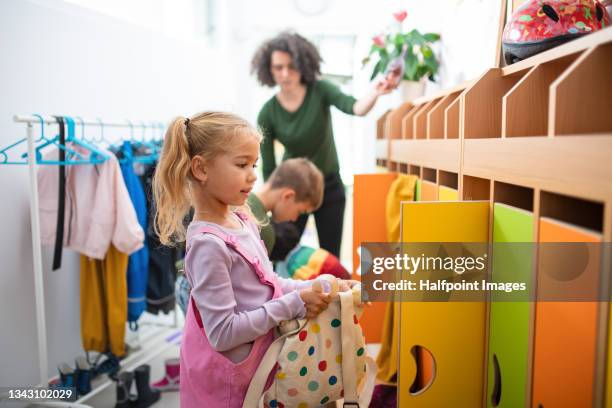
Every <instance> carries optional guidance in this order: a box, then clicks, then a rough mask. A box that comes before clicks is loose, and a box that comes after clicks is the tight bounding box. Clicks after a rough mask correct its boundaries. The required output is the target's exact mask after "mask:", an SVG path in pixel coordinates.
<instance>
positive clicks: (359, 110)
mask: <svg viewBox="0 0 612 408" xmlns="http://www.w3.org/2000/svg"><path fill="white" fill-rule="evenodd" d="M392 90H393V88H392V87H391V86H389V84H388V83H387V81H385V80H384V79H380V80H378V81H377V82H376V84H375V85H374V87H373V88H372V89H371V90H370V92H368V93H367V94H366V95H365V96H362V97H361V98H360V99H358V100H357V101H356V102H355V104H354V105H353V113H354V114H355V115H357V116H364V115H366V114H367V113H368V112H369V111H370V110H372V108H373V107H374V104H375V103H376V100H377V99H378V97H379V96H381V95H385V94H388V93H389V92H391V91H392Z"/></svg>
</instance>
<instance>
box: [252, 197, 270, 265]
mask: <svg viewBox="0 0 612 408" xmlns="http://www.w3.org/2000/svg"><path fill="white" fill-rule="evenodd" d="M247 202H248V204H249V208H250V209H251V212H252V213H253V215H254V216H255V218H257V221H258V223H259V224H263V226H262V227H261V229H260V231H259V236H260V237H261V239H262V241H263V242H264V244H265V245H266V249H267V250H268V255H269V254H271V253H272V248H274V243H275V242H276V233H275V232H274V227H273V226H272V224H271V222H270V217H268V212H267V211H266V209H265V208H264V205H263V203H262V202H261V200H260V199H259V197H257V196H256V195H255V193H251V194H249V198H248V199H247Z"/></svg>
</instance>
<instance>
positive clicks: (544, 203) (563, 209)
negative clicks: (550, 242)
mask: <svg viewBox="0 0 612 408" xmlns="http://www.w3.org/2000/svg"><path fill="white" fill-rule="evenodd" d="M540 216H542V217H548V218H554V219H556V220H559V221H563V222H566V223H569V224H573V225H576V226H578V227H582V228H586V229H589V230H592V231H595V232H602V231H603V227H604V226H603V219H604V206H603V204H602V203H600V202H595V201H589V200H583V199H579V198H575V197H570V196H566V195H561V194H555V193H550V192H548V191H542V192H541V194H540Z"/></svg>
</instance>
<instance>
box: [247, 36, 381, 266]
mask: <svg viewBox="0 0 612 408" xmlns="http://www.w3.org/2000/svg"><path fill="white" fill-rule="evenodd" d="M321 61H322V60H321V56H320V55H319V52H318V51H317V49H316V47H315V46H314V45H313V44H312V43H311V42H310V41H308V40H307V39H305V38H304V37H302V36H301V35H299V34H297V33H290V32H283V33H281V34H279V35H278V36H276V37H274V38H272V39H270V40H268V41H266V42H265V43H263V44H262V45H261V46H260V47H259V49H258V50H257V52H256V53H255V55H254V56H253V60H252V62H251V72H252V73H254V74H255V75H256V76H257V79H258V80H259V82H260V83H261V84H262V85H264V86H269V87H275V86H277V85H278V86H279V90H278V92H277V93H276V95H274V96H273V97H272V98H270V100H268V101H267V102H266V103H265V104H264V106H263V107H262V108H261V110H260V112H259V115H258V117H257V122H258V125H259V127H260V128H261V130H262V132H263V134H264V140H263V143H262V146H261V157H262V162H263V176H264V180H266V179H267V178H268V177H269V176H270V174H271V173H272V171H273V170H274V168H275V167H276V161H275V159H274V140H278V141H279V142H280V143H282V144H283V146H284V147H285V155H284V157H283V160H286V159H290V158H294V157H306V158H308V159H310V160H311V161H312V162H313V163H314V164H315V165H316V166H317V167H318V168H319V169H320V170H321V171H322V172H323V174H324V176H325V188H324V195H323V204H322V205H321V207H320V208H319V209H318V210H317V211H315V213H314V216H315V222H316V225H317V234H318V236H319V244H320V246H321V247H322V248H324V249H326V250H328V251H329V252H331V253H332V254H334V255H336V256H339V253H340V244H341V241H342V221H343V218H344V206H345V202H346V199H345V194H344V186H343V184H342V180H341V179H340V173H339V171H340V167H339V164H338V153H337V152H336V145H335V143H334V136H333V132H332V123H331V112H330V107H331V106H332V105H333V106H335V107H336V108H338V109H339V110H341V111H342V112H344V113H348V114H349V115H357V116H363V115H365V114H367V113H368V112H369V111H370V110H371V109H372V107H373V106H374V104H375V103H376V100H377V99H378V97H379V96H381V95H384V94H387V93H389V92H390V91H391V90H392V87H391V85H390V84H389V83H388V82H386V81H385V80H381V81H379V82H377V83H376V85H375V86H374V87H373V88H372V90H371V91H370V92H369V93H368V94H367V95H365V96H364V97H362V98H361V99H359V100H357V99H355V98H354V97H352V96H349V95H345V94H344V93H342V91H340V89H339V88H338V87H337V86H336V85H333V84H332V83H330V82H328V81H325V80H322V79H319V76H320V74H321V70H320V66H321ZM307 220H308V215H307V214H304V215H302V216H301V217H300V218H299V219H298V221H297V223H296V224H297V227H298V228H299V230H300V231H299V232H300V235H301V233H302V232H303V231H304V228H305V226H306V221H307Z"/></svg>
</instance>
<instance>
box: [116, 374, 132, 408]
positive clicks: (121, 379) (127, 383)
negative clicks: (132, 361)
mask: <svg viewBox="0 0 612 408" xmlns="http://www.w3.org/2000/svg"><path fill="white" fill-rule="evenodd" d="M133 380H134V373H132V372H131V371H122V372H120V373H119V374H118V375H117V403H116V404H115V408H131V407H132V406H133V398H132V396H131V395H130V389H131V388H132V381H133Z"/></svg>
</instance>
